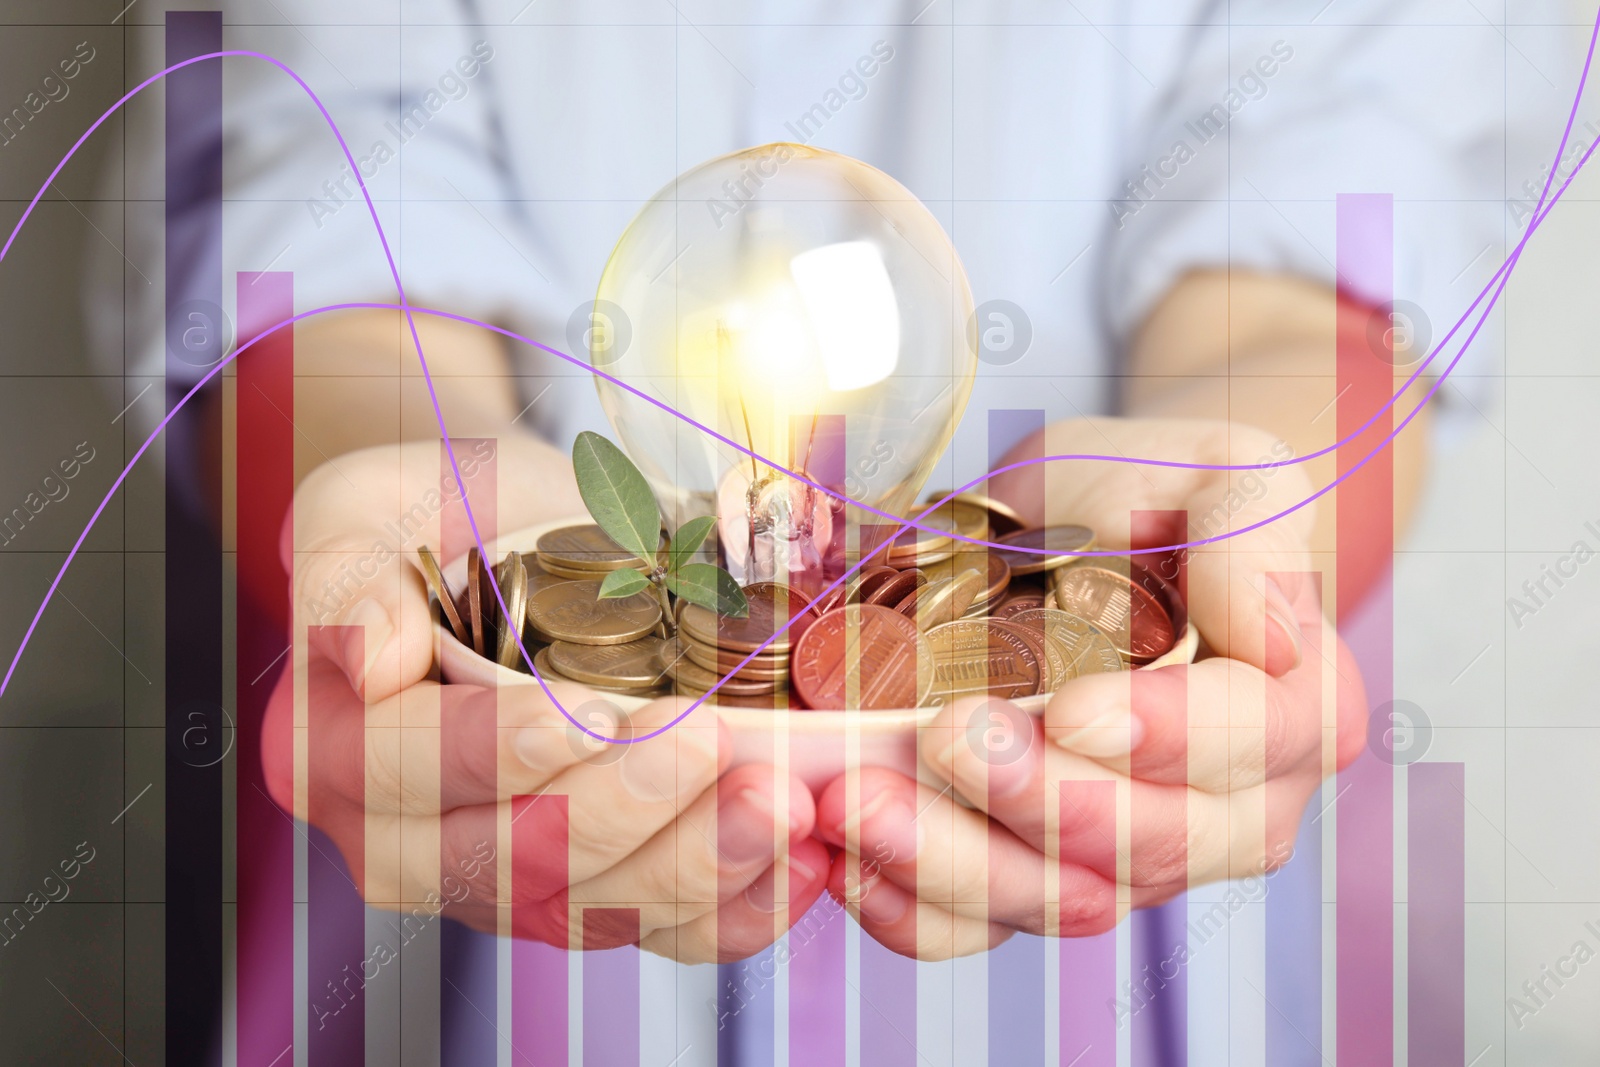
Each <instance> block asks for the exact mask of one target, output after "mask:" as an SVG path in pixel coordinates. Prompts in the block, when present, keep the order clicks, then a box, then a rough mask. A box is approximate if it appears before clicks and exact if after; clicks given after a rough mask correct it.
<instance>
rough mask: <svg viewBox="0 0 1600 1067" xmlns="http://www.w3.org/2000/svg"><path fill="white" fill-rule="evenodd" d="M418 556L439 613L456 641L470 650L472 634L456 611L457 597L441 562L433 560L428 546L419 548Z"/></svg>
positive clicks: (423, 578) (424, 577)
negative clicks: (445, 576) (440, 565)
mask: <svg viewBox="0 0 1600 1067" xmlns="http://www.w3.org/2000/svg"><path fill="white" fill-rule="evenodd" d="M417 555H418V556H419V557H421V559H422V580H423V581H425V582H427V583H428V591H429V592H431V593H432V594H433V598H434V599H435V600H437V601H438V602H439V612H440V614H442V615H443V616H444V620H445V622H446V623H448V624H449V626H450V632H451V633H453V634H455V635H456V640H457V641H460V642H461V643H462V644H463V645H466V646H468V647H469V648H470V647H471V645H472V634H471V632H469V631H468V630H467V624H466V621H465V620H463V619H462V618H461V613H460V612H459V611H457V610H456V595H455V594H454V593H452V592H451V591H450V583H449V582H446V581H445V580H444V571H442V570H440V569H439V561H438V560H436V559H434V558H433V552H432V550H430V549H429V548H428V546H427V545H421V546H419V547H418V548H417Z"/></svg>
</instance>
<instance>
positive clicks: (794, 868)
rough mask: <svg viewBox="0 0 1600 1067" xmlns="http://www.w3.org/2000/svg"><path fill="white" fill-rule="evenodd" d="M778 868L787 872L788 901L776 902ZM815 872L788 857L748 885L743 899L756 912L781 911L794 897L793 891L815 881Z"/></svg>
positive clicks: (771, 912)
mask: <svg viewBox="0 0 1600 1067" xmlns="http://www.w3.org/2000/svg"><path fill="white" fill-rule="evenodd" d="M778 867H784V868H786V869H787V870H788V872H789V886H788V893H789V899H788V900H783V901H780V900H778ZM816 877H817V872H816V871H814V870H812V869H811V868H810V867H808V866H806V865H805V864H804V863H801V862H800V861H799V860H797V859H795V858H793V857H790V858H789V859H787V860H785V861H784V862H783V863H781V864H778V865H777V866H774V867H771V868H769V869H768V870H766V871H765V872H764V873H763V874H762V875H761V877H760V878H757V879H756V880H755V881H753V882H751V883H750V887H749V888H748V889H746V890H745V891H744V899H745V900H746V901H747V902H748V903H749V905H750V906H751V907H752V908H755V909H756V910H757V911H761V912H766V913H767V914H768V915H771V914H774V913H776V912H779V911H782V910H783V909H784V908H785V907H787V906H788V903H789V901H790V900H793V899H794V897H795V890H796V889H798V888H800V887H802V886H808V885H810V884H811V883H812V882H813V881H815V880H816Z"/></svg>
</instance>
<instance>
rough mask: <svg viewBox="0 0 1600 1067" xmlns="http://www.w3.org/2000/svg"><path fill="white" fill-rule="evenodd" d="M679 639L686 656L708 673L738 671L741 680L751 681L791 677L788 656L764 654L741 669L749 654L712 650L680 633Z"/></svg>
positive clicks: (721, 673)
mask: <svg viewBox="0 0 1600 1067" xmlns="http://www.w3.org/2000/svg"><path fill="white" fill-rule="evenodd" d="M678 637H679V639H680V640H681V641H682V645H681V648H682V651H683V653H684V655H686V656H688V657H689V659H690V660H692V661H693V662H695V663H696V664H698V665H699V666H701V667H704V668H705V669H706V670H708V671H716V672H717V674H719V675H723V674H727V673H728V672H729V671H738V674H739V677H740V678H748V679H750V680H751V681H756V680H765V681H782V680H785V679H787V678H788V677H789V657H788V656H770V655H767V654H766V653H762V654H760V655H758V656H756V657H755V658H754V659H752V660H751V661H750V662H749V663H745V664H744V666H743V667H741V666H739V664H741V663H744V659H745V657H746V656H748V655H749V653H748V652H743V653H741V652H724V651H722V650H720V649H715V648H710V647H708V646H706V645H702V644H701V643H700V642H698V641H696V640H694V639H693V638H691V637H690V636H689V635H688V634H686V633H679V634H678Z"/></svg>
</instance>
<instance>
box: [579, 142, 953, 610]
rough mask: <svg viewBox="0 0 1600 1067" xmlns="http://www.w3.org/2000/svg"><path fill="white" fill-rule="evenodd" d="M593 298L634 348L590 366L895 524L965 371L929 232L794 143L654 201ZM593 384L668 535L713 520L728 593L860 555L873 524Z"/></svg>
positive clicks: (756, 151) (815, 576)
mask: <svg viewBox="0 0 1600 1067" xmlns="http://www.w3.org/2000/svg"><path fill="white" fill-rule="evenodd" d="M729 189H733V190H736V191H738V192H739V193H740V194H741V198H740V199H737V200H736V201H734V208H733V210H730V209H729V206H728V204H729V200H728V195H729V194H728V190H729ZM596 300H597V302H598V301H609V302H610V303H612V304H614V305H616V306H617V307H620V308H621V309H622V311H623V313H624V314H625V315H627V317H628V320H629V322H630V324H631V326H632V333H633V341H632V343H631V344H630V345H629V346H628V348H627V350H626V351H624V352H622V353H621V354H620V355H619V354H617V353H616V352H615V351H614V350H606V349H604V348H602V347H595V348H593V349H592V350H591V357H590V358H591V360H592V361H593V362H594V363H595V365H596V366H597V367H600V368H601V369H603V370H605V371H606V372H607V373H609V374H612V375H615V376H616V377H617V378H618V379H620V380H622V381H625V382H627V383H628V384H629V385H631V386H633V387H635V388H637V389H640V390H642V391H644V392H645V393H647V394H649V395H651V396H654V397H656V398H657V399H660V400H663V401H665V402H666V403H667V404H669V405H671V406H672V407H674V408H677V409H678V410H679V411H681V412H683V413H684V414H685V415H688V416H689V417H690V418H692V419H695V420H696V421H699V422H702V423H704V424H706V425H707V426H710V427H712V428H713V429H715V430H716V431H717V432H718V433H720V434H722V435H724V436H726V437H728V438H729V439H731V440H734V441H737V442H739V443H740V444H742V445H744V446H746V447H747V448H749V449H750V450H751V451H753V452H756V453H758V454H760V455H762V456H767V457H769V458H771V459H772V460H774V461H775V462H777V463H779V464H781V465H783V466H784V467H787V468H789V469H790V470H794V471H797V472H799V473H802V474H804V475H805V476H806V477H807V478H809V479H811V480H812V481H815V482H817V483H818V484H821V485H826V486H828V487H829V488H830V489H833V490H835V491H837V492H838V493H840V494H843V495H845V496H848V497H850V498H852V499H855V500H859V501H861V502H863V503H865V504H868V505H870V506H872V507H876V508H879V509H882V510H884V511H887V512H890V513H895V514H904V513H907V512H908V509H909V508H910V506H911V504H912V502H913V501H914V500H915V499H916V496H917V493H918V492H919V491H920V490H921V488H922V485H923V483H924V481H926V479H927V477H928V474H929V472H930V471H931V470H932V468H933V465H934V464H935V462H937V460H938V458H939V456H940V454H941V453H942V452H943V451H944V449H945V447H946V445H948V444H949V442H950V437H951V435H952V433H953V432H954V429H955V426H956V423H957V422H958V421H959V420H960V418H961V413H962V411H963V410H964V409H965V407H966V403H967V398H968V396H969V394H970V393H971V389H972V379H973V374H974V372H975V370H976V368H977V358H976V353H975V352H974V351H973V350H972V348H971V346H970V343H969V340H968V337H967V323H968V321H969V319H970V317H971V315H972V294H971V291H970V289H969V288H968V286H967V279H966V274H965V272H964V271H963V270H962V268H961V263H960V261H959V260H958V259H957V257H956V253H955V249H954V248H953V247H952V246H951V244H950V240H949V238H948V237H947V236H946V234H945V232H944V229H943V228H942V227H941V226H940V225H939V223H938V220H936V219H935V218H934V217H933V215H932V213H931V212H930V211H929V210H928V209H927V207H926V206H925V205H923V203H922V202H921V201H919V200H918V199H917V198H916V197H915V196H913V195H912V194H911V193H910V192H909V191H908V190H907V189H906V188H905V187H904V186H902V185H900V184H899V183H898V182H896V181H895V180H894V179H892V178H890V177H889V176H888V175H886V174H884V173H883V172H882V171H879V170H877V169H875V168H873V167H870V166H868V165H867V164H865V163H862V162H860V161H859V160H855V159H851V158H849V157H847V156H842V155H838V154H837V153H833V152H825V151H821V150H819V149H815V148H807V147H804V146H801V145H793V144H775V145H765V146H762V147H760V148H753V149H749V150H747V151H744V152H737V153H734V154H732V155H727V156H723V157H721V158H719V159H714V160H712V161H710V162H709V163H705V164H702V165H701V166H699V167H696V168H694V169H693V170H691V171H689V172H688V173H686V174H684V175H682V176H681V177H679V178H678V179H676V180H675V181H674V182H672V183H671V184H670V185H668V186H667V187H666V188H664V189H663V190H662V191H661V192H660V193H658V194H657V195H656V196H655V198H654V199H652V200H651V201H650V202H649V203H648V204H646V205H645V207H644V209H643V210H641V211H640V213H639V215H638V217H636V218H635V219H634V220H633V222H632V223H631V224H630V225H629V227H628V229H627V231H626V232H625V233H624V234H623V236H622V239H621V241H619V242H618V244H617V248H616V250H615V251H614V252H613V253H612V256H611V260H610V262H609V263H608V264H607V265H606V269H605V272H604V274H603V275H602V277H601V279H600V288H599V292H598V294H597V296H596ZM596 385H597V388H598V389H599V391H600V399H601V403H602V404H603V406H604V407H605V411H606V414H607V416H609V418H610V420H611V424H612V426H613V427H614V428H615V430H616V432H617V435H618V436H619V437H620V438H621V440H622V443H623V446H624V447H625V448H626V450H627V452H628V454H629V455H630V456H631V457H632V458H633V460H634V461H635V462H636V463H637V464H638V466H639V468H640V469H641V470H642V471H643V472H644V474H645V477H646V478H647V479H649V481H650V483H651V486H652V488H653V489H654V490H655V492H656V495H657V497H658V499H659V500H660V502H661V505H662V511H663V513H664V515H665V518H666V521H667V524H668V526H669V527H672V528H676V527H677V526H678V525H679V524H681V523H683V522H685V521H687V520H688V519H691V518H694V517H696V516H699V515H710V514H715V515H716V516H717V517H718V520H719V529H720V532H721V544H722V548H723V551H724V553H725V555H726V560H725V563H726V565H727V566H728V568H729V570H730V571H731V572H732V573H733V575H734V577H735V578H737V579H738V580H739V581H740V582H741V583H744V584H748V583H750V582H755V581H763V580H772V579H778V580H784V581H789V582H792V583H793V584H795V585H797V586H799V587H800V588H802V589H813V590H814V589H816V588H820V586H821V585H823V584H825V583H826V581H828V580H831V579H832V578H835V577H837V576H838V575H839V574H841V573H843V571H844V569H845V567H846V566H847V565H848V562H847V559H848V558H849V557H854V556H855V554H856V553H857V552H858V551H860V550H862V549H870V548H872V547H875V545H876V542H875V540H874V538H875V537H877V536H880V535H879V534H877V533H876V532H875V531H874V532H864V531H863V530H862V523H863V517H864V520H865V522H867V523H870V524H873V526H874V527H876V526H879V525H881V524H882V522H883V520H882V519H880V518H878V517H877V516H874V515H871V514H870V513H866V512H859V511H858V510H857V509H855V508H854V507H850V508H846V506H845V505H844V504H842V503H841V502H840V501H839V500H837V499H831V498H829V497H828V496H827V495H825V494H822V493H819V492H817V491H816V490H815V489H813V488H812V487H810V486H808V485H806V484H804V483H803V482H799V481H796V480H794V479H791V478H789V477H787V476H786V475H784V474H781V473H778V472H776V471H774V470H773V469H772V468H771V467H768V466H767V465H765V464H763V463H761V462H760V461H758V460H754V459H752V458H751V457H749V456H747V455H745V454H743V453H741V452H740V451H738V450H737V449H735V448H730V447H728V446H727V445H725V444H723V443H721V442H719V441H716V440H714V439H712V438H710V437H709V436H707V435H706V434H703V433H701V432H700V431H698V430H695V429H694V428H693V427H690V426H688V425H687V424H685V423H684V422H682V421H681V420H679V419H677V418H675V417H673V416H672V415H670V414H668V413H667V412H664V411H662V410H660V409H659V408H656V407H654V406H653V405H651V404H648V403H646V402H645V401H643V400H641V399H640V398H638V397H636V396H633V395H631V394H630V393H628V392H627V391H626V390H624V389H620V388H618V387H616V386H615V385H612V384H610V383H609V382H607V381H605V380H604V379H601V378H597V379H596ZM864 533H865V542H863V534H864Z"/></svg>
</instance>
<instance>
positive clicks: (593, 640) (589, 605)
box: [528, 581, 661, 645]
mask: <svg viewBox="0 0 1600 1067" xmlns="http://www.w3.org/2000/svg"><path fill="white" fill-rule="evenodd" d="M528 621H529V622H530V623H532V624H533V626H534V627H535V628H536V630H537V633H538V634H539V635H540V636H547V637H548V638H549V639H550V640H551V641H572V642H574V643H576V644H580V645H622V644H627V643H628V642H629V641H637V640H638V639H639V638H641V637H644V636H646V635H647V634H649V633H650V632H651V631H652V630H654V629H655V628H656V624H657V623H658V622H660V621H661V603H660V601H658V600H657V599H656V598H655V596H654V595H653V594H652V593H651V592H649V591H646V592H643V593H635V594H633V595H632V596H627V597H618V598H616V599H610V600H601V599H600V583H599V582H594V581H589V582H563V583H562V584H560V585H554V586H551V587H549V588H548V589H543V590H540V592H539V594H538V595H537V596H535V597H533V598H532V599H531V600H529V601H528Z"/></svg>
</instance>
